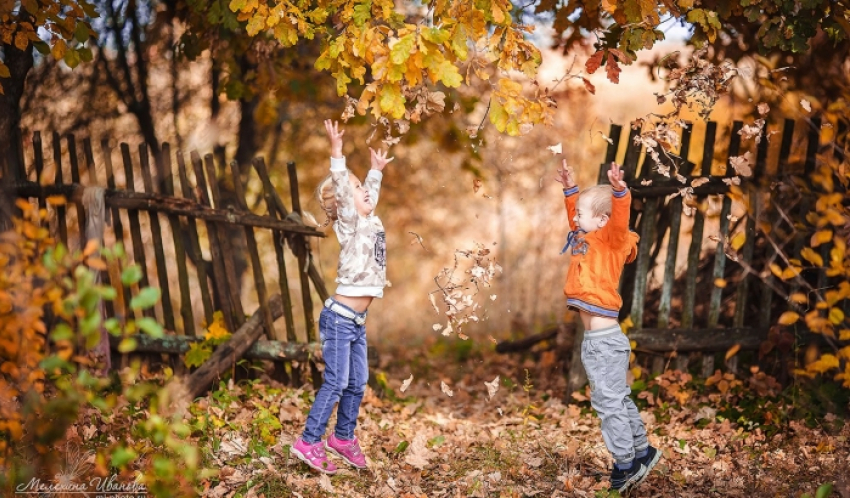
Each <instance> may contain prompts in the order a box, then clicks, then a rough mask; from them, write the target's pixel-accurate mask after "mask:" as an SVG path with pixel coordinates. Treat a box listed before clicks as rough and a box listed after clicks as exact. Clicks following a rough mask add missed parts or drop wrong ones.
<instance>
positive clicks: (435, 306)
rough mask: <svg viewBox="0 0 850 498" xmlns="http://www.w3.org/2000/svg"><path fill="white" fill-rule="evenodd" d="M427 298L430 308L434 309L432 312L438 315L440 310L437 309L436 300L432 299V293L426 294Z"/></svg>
mask: <svg viewBox="0 0 850 498" xmlns="http://www.w3.org/2000/svg"><path fill="white" fill-rule="evenodd" d="M428 298H429V299H430V300H431V306H433V307H434V311H435V312H436V313H437V314H438V315H439V314H440V308H438V307H437V300H436V299H435V298H434V293H433V292H432V293H431V294H428Z"/></svg>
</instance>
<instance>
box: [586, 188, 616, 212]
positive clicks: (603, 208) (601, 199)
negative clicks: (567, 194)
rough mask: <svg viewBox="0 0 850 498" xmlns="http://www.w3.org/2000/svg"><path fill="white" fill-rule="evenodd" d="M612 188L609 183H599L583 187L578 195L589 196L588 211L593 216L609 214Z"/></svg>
mask: <svg viewBox="0 0 850 498" xmlns="http://www.w3.org/2000/svg"><path fill="white" fill-rule="evenodd" d="M613 191H614V189H612V188H611V185H606V184H600V185H594V186H592V187H588V188H586V189H584V190H583V191H582V192H581V193H580V194H579V196H580V197H581V196H585V195H586V196H589V197H590V198H591V201H590V211H591V213H592V214H593V216H602V215H605V216H611V195H612V194H613Z"/></svg>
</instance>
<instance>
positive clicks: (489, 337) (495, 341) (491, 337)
mask: <svg viewBox="0 0 850 498" xmlns="http://www.w3.org/2000/svg"><path fill="white" fill-rule="evenodd" d="M487 338H488V339H490V342H492V343H493V344H499V341H497V340H496V338H495V337H493V336H492V335H490V336H487Z"/></svg>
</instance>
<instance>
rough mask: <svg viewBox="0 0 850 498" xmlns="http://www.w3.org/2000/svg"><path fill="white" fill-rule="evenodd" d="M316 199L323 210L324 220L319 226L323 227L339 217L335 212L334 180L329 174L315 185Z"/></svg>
mask: <svg viewBox="0 0 850 498" xmlns="http://www.w3.org/2000/svg"><path fill="white" fill-rule="evenodd" d="M316 199H317V200H318V201H319V207H321V208H322V211H324V212H325V217H326V219H325V222H324V223H322V225H321V226H320V227H319V228H324V227H326V226H328V225H330V224H331V223H333V222H334V221H336V219H337V218H338V217H339V216H338V215H337V212H336V196H334V182H333V178H332V177H331V175H328V176H326V177H325V178H324V179H323V180H322V181H321V182H320V183H319V186H318V187H316Z"/></svg>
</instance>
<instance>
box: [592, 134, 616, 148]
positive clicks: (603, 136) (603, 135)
mask: <svg viewBox="0 0 850 498" xmlns="http://www.w3.org/2000/svg"><path fill="white" fill-rule="evenodd" d="M596 133H599V134H600V135H602V138H603V139H604V140H605V141H606V142H608V143H609V144H611V145H614V141H613V140H612V139H611V137H609V136H608V135H606V134H604V133H602V132H601V131H597V132H596Z"/></svg>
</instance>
